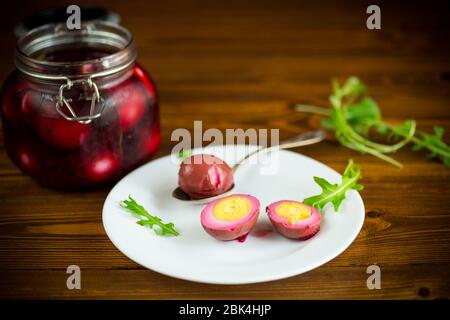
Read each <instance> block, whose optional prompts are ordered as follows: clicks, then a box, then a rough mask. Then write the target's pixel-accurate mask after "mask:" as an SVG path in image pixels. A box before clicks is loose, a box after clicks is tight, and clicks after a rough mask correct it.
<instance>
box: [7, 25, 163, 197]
mask: <svg viewBox="0 0 450 320" xmlns="http://www.w3.org/2000/svg"><path fill="white" fill-rule="evenodd" d="M135 60H136V49H135V45H134V41H133V37H132V35H131V34H130V32H129V31H127V30H126V29H124V28H123V27H121V26H118V25H115V24H108V23H104V22H93V23H88V24H85V25H82V28H81V29H80V30H67V29H66V27H65V24H52V25H44V26H42V27H39V28H36V29H34V30H32V31H30V32H29V33H27V34H26V35H25V36H23V37H22V38H21V39H19V41H18V43H17V47H16V51H15V64H16V70H15V71H13V72H12V74H11V75H10V76H9V77H8V79H7V80H6V81H5V83H4V85H3V88H2V93H1V100H0V101H1V116H2V122H3V133H4V144H5V148H6V151H7V153H8V155H9V157H10V158H11V159H12V161H13V162H14V163H15V164H16V165H17V166H18V167H19V168H20V169H21V170H22V171H23V172H25V173H26V174H28V175H30V176H31V177H33V178H34V179H35V180H37V181H38V182H39V183H41V184H42V185H45V186H49V187H54V188H58V189H81V188H85V187H90V186H95V185H98V184H102V183H105V182H109V181H112V180H116V179H117V178H119V177H121V176H123V175H124V174H125V173H127V172H129V171H130V170H131V169H133V168H135V167H136V166H138V165H140V164H142V163H144V162H146V161H148V160H149V159H150V158H151V157H152V156H153V155H154V154H155V153H156V152H157V150H158V149H159V144H160V128H159V107H158V98H157V93H156V89H155V85H154V83H153V81H152V80H151V78H150V76H149V75H148V74H147V72H146V71H145V70H144V69H143V68H142V67H141V66H140V65H139V64H138V63H136V61H135Z"/></svg>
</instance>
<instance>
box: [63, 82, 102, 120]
mask: <svg viewBox="0 0 450 320" xmlns="http://www.w3.org/2000/svg"><path fill="white" fill-rule="evenodd" d="M74 85H80V86H87V88H89V89H91V90H92V95H87V96H86V97H85V99H86V100H88V101H91V107H90V109H89V114H88V115H83V116H79V115H77V114H76V112H75V110H74V109H73V108H72V106H71V105H70V102H71V101H72V99H70V98H66V97H65V96H64V92H65V91H66V90H70V89H72V87H73V86H74ZM64 106H65V107H66V108H67V110H69V113H70V115H68V114H66V113H65V112H64V111H63V110H62V108H63V107H64ZM104 107H105V101H104V100H103V98H102V97H101V96H100V92H99V90H98V87H97V85H96V84H95V82H94V81H92V77H89V78H87V79H77V80H71V79H69V78H66V83H65V84H62V85H61V86H60V87H59V96H58V98H57V102H56V111H57V112H58V113H59V114H60V115H61V116H62V117H63V118H64V119H66V120H69V121H78V122H79V123H83V124H88V123H90V122H91V121H92V120H94V119H97V118H98V117H100V116H101V115H102V112H103V109H104Z"/></svg>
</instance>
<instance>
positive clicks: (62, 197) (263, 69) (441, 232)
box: [0, 1, 450, 299]
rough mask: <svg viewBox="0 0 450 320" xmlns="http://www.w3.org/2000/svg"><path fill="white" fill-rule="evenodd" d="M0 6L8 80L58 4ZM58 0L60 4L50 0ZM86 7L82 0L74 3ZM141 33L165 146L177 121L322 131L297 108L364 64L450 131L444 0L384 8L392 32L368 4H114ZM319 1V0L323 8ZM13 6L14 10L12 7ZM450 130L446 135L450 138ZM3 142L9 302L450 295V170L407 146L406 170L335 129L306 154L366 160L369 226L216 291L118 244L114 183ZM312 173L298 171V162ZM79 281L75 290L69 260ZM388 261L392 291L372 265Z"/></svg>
mask: <svg viewBox="0 0 450 320" xmlns="http://www.w3.org/2000/svg"><path fill="white" fill-rule="evenodd" d="M16 2H17V3H14V5H15V6H16V8H15V9H14V8H12V9H8V11H7V12H6V11H2V13H1V15H2V17H1V19H0V23H1V29H0V34H1V39H2V46H3V48H2V50H0V58H1V59H0V80H1V81H3V80H4V79H5V78H6V76H7V75H8V73H9V72H10V71H11V70H12V69H13V60H12V59H13V58H12V50H13V47H14V41H15V40H14V36H13V34H12V27H13V26H14V25H15V24H16V23H17V22H18V21H19V20H20V19H21V18H22V17H23V16H25V15H26V14H27V13H30V12H32V11H33V10H36V9H38V8H43V7H47V6H49V5H50V4H49V5H47V4H46V5H44V4H43V3H44V2H46V1H34V2H29V3H26V4H25V3H21V2H20V1H16ZM54 2H55V3H56V2H57V1H54ZM78 3H81V2H78ZM104 3H105V5H106V6H107V7H108V8H110V9H112V10H113V11H116V12H117V13H119V14H120V15H121V16H122V23H123V25H124V26H126V27H127V28H129V29H130V30H131V31H132V32H133V34H134V35H135V38H136V42H137V46H138V53H139V60H140V62H141V63H142V64H143V65H144V66H145V67H146V68H147V69H148V70H149V71H150V72H151V74H152V75H153V77H154V79H155V80H156V82H157V84H158V88H159V92H160V102H161V121H162V134H163V140H162V146H161V150H160V151H159V153H158V155H157V157H160V156H164V155H167V154H169V152H170V150H171V147H172V146H173V145H174V144H175V142H171V141H170V134H171V132H172V130H174V129H175V128H180V127H185V128H188V129H192V128H193V121H194V120H203V126H204V128H205V129H206V128H213V127H214V128H220V129H225V128H244V129H246V128H280V133H281V138H287V137H289V136H292V135H294V134H296V133H299V132H301V131H306V130H308V129H311V128H317V127H318V126H319V122H320V117H318V116H308V115H303V114H299V113H296V112H294V111H293V107H292V106H293V104H294V103H296V102H305V103H311V104H319V105H328V102H327V96H328V94H329V93H330V79H332V78H333V77H338V78H339V79H345V78H346V77H347V76H349V75H357V76H359V77H360V78H361V79H362V80H363V81H364V82H366V83H367V85H368V87H369V89H370V91H371V94H372V95H373V97H374V98H375V99H376V100H377V101H378V102H379V104H380V107H381V109H382V111H383V114H384V116H385V117H386V119H388V120H392V121H400V120H402V119H404V118H415V119H417V121H418V125H419V127H420V128H421V129H424V130H431V128H432V126H433V125H435V124H436V125H440V126H443V127H444V128H446V130H447V131H448V130H450V104H449V102H450V42H449V39H450V37H449V36H450V19H448V15H449V13H450V10H449V6H448V5H446V4H444V3H436V4H434V3H433V4H432V3H430V2H425V1H424V2H423V3H422V4H420V5H410V2H404V3H402V4H399V5H397V6H393V5H388V4H382V5H381V12H382V29H381V30H376V31H370V30H368V29H367V28H366V27H365V21H366V17H367V15H366V13H365V10H366V7H367V5H368V3H364V2H349V3H347V4H346V5H344V4H342V3H340V2H337V3H333V2H330V3H323V2H318V1H291V2H286V1H254V2H252V3H251V2H247V1H221V2H219V1H190V2H186V1H175V2H174V1H161V2H160V3H157V2H156V1H151V2H150V1H149V2H148V3H147V2H146V1H139V2H135V1H104ZM319 3H320V4H319ZM10 12H14V14H10ZM448 138H449V137H448V135H447V136H446V140H447V141H449V139H448ZM2 145H3V139H0V297H1V298H56V299H59V298H125V299H129V298H143V299H178V298H189V299H199V298H214V299H217V298H223V299H231V298H233V299H241V298H242V299H245V298H256V299H260V298H261V299H303V298H319V299H332V298H343V299H348V298H352V299H353V298H362V299H378V298H387V299H397V298H406V299H434V298H450V283H449V276H450V271H449V270H450V268H449V262H450V252H449V251H450V250H449V249H450V210H449V208H448V204H449V198H450V184H449V178H450V170H449V169H446V168H445V167H444V166H443V165H441V164H440V163H438V162H434V161H429V160H427V159H425V157H424V154H423V153H422V152H413V151H411V150H410V149H409V148H405V149H404V150H401V151H400V152H398V154H396V155H395V157H396V159H398V160H400V161H401V162H402V163H403V164H404V168H403V169H397V168H395V167H393V166H390V165H388V164H386V163H384V162H381V161H379V160H377V159H375V158H373V157H370V156H363V155H360V154H357V153H355V152H353V151H350V150H348V149H345V148H343V147H341V146H339V145H338V144H336V143H335V141H334V140H333V139H332V135H331V134H330V137H329V139H327V141H325V142H323V143H321V144H320V145H315V146H310V147H305V148H303V149H301V150H296V151H298V152H300V151H301V152H302V153H304V154H306V155H308V156H310V157H313V158H315V159H317V160H319V161H322V162H324V163H325V164H327V165H329V166H331V167H332V168H334V169H336V170H339V171H342V170H343V168H344V167H345V165H346V163H347V160H348V159H349V158H353V159H355V160H356V161H357V162H358V163H361V165H362V168H363V175H364V179H363V181H362V183H363V184H364V185H365V187H366V188H365V189H364V190H363V191H362V192H361V195H362V197H363V199H364V203H365V206H366V218H365V222H364V226H363V228H362V230H361V232H360V234H359V235H358V237H357V239H356V240H355V241H354V242H353V244H352V245H351V246H350V247H349V248H348V249H347V250H345V252H344V253H342V254H341V255H340V256H339V257H337V258H335V259H334V260H332V261H330V262H328V263H326V264H325V265H323V266H321V267H319V268H317V269H315V270H313V271H310V272H308V273H306V274H303V275H299V276H295V277H291V278H288V279H284V280H280V281H274V282H268V283H261V284H253V285H239V286H237V285H232V286H218V285H207V284H197V283H192V282H188V281H182V280H178V279H173V278H169V277H166V276H163V275H160V274H158V273H155V272H153V271H150V270H147V269H144V268H142V267H141V266H139V265H137V264H136V263H134V262H132V261H131V260H130V259H128V258H127V257H125V256H124V255H123V254H122V253H120V252H119V251H118V250H117V249H116V248H115V247H114V246H113V244H112V243H111V241H110V240H109V239H108V237H107V236H106V234H105V231H104V229H103V226H102V219H101V210H102V205H103V201H104V200H105V197H106V195H107V193H108V188H105V189H104V190H100V191H95V192H87V193H62V192H58V191H53V190H49V189H45V188H43V187H40V186H39V185H37V184H36V183H34V182H33V181H32V180H31V179H30V178H29V177H27V176H25V175H23V174H22V173H21V172H20V171H19V170H18V169H17V168H16V167H15V166H14V165H13V164H12V163H11V161H10V160H9V159H8V157H7V155H6V153H5V151H4V148H3V147H2ZM299 170H301V168H299ZM71 264H76V265H79V266H80V267H81V271H82V289H81V290H68V289H67V288H66V278H67V274H66V268H67V266H68V265H71ZM371 264H377V265H379V266H380V267H381V272H382V273H381V281H382V282H381V284H382V288H381V289H380V290H368V289H367V287H366V279H367V274H366V268H367V266H368V265H371Z"/></svg>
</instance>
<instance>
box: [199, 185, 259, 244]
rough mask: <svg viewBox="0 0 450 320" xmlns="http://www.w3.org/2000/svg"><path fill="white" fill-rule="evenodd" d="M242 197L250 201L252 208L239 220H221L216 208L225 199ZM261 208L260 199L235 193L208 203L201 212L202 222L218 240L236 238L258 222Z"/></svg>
mask: <svg viewBox="0 0 450 320" xmlns="http://www.w3.org/2000/svg"><path fill="white" fill-rule="evenodd" d="M232 197H241V198H244V199H246V200H248V201H249V202H250V208H249V210H248V212H246V214H245V215H244V216H243V217H242V218H240V219H239V220H233V221H227V220H221V219H219V218H217V217H216V216H215V215H214V208H215V207H216V206H217V205H218V204H219V203H220V201H222V200H224V199H230V198H232ZM259 210H260V203H259V200H258V199H257V198H255V197H253V196H251V195H247V194H233V195H230V196H227V197H223V198H220V199H217V200H214V201H212V202H210V203H208V204H207V205H206V206H205V208H204V209H203V210H202V213H201V217H200V219H201V223H202V226H203V228H204V229H205V231H206V232H207V233H208V234H209V235H211V236H212V237H214V238H216V239H218V240H234V239H236V238H239V237H241V236H243V235H246V234H247V233H248V232H249V231H250V230H251V229H252V228H253V227H254V226H255V224H256V221H257V220H258V216H259Z"/></svg>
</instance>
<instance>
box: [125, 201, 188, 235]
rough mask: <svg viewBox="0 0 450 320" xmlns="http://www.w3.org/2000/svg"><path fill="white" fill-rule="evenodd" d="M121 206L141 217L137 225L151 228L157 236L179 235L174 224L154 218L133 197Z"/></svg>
mask: <svg viewBox="0 0 450 320" xmlns="http://www.w3.org/2000/svg"><path fill="white" fill-rule="evenodd" d="M120 205H121V207H122V208H125V209H128V210H130V211H131V212H132V213H134V214H136V215H137V216H139V218H140V220H139V221H137V224H139V225H141V226H150V227H151V228H152V229H153V231H154V232H155V233H156V234H157V235H159V236H165V235H173V236H178V235H179V233H178V231H176V230H175V226H174V224H173V223H172V222H169V223H163V222H162V220H161V219H160V218H158V217H156V216H152V215H151V214H150V213H148V211H147V210H145V208H144V207H143V206H141V205H139V204H138V203H137V202H136V200H134V199H133V198H132V197H131V196H128V200H124V201H122V202H121V203H120ZM143 218H144V219H143Z"/></svg>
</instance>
